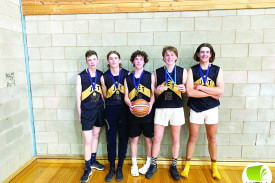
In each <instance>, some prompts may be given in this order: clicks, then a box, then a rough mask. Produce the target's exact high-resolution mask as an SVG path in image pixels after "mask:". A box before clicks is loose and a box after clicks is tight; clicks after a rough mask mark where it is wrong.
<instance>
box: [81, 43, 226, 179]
mask: <svg viewBox="0 0 275 183" xmlns="http://www.w3.org/2000/svg"><path fill="white" fill-rule="evenodd" d="M162 56H163V61H164V62H165V65H164V66H163V67H160V68H158V69H157V70H156V72H155V73H154V74H151V73H150V72H148V71H145V70H144V65H145V64H146V63H147V62H148V61H149V60H148V55H147V54H146V52H144V51H140V50H137V51H135V52H134V53H132V55H131V58H130V61H131V62H132V64H133V66H134V71H133V72H132V73H129V72H128V71H127V70H125V69H123V68H122V67H121V58H120V54H119V53H118V52H117V51H110V52H109V53H108V55H107V63H108V68H109V69H108V70H107V71H106V72H105V73H102V72H101V71H99V70H97V65H98V63H99V59H98V56H97V53H96V52H95V51H91V50H89V51H87V52H86V54H85V57H86V64H87V65H88V68H87V69H85V70H83V71H82V72H81V73H80V74H79V75H78V76H77V82H76V100H77V109H78V114H79V122H80V123H81V125H82V131H83V135H84V139H85V142H84V158H85V170H84V174H83V176H82V177H81V182H87V181H88V180H89V176H90V175H91V174H92V170H91V169H92V168H95V169H97V170H104V169H105V166H104V165H102V164H100V163H99V162H98V161H97V160H96V151H97V144H98V137H99V133H100V128H101V127H102V126H104V125H106V135H107V151H108V160H109V163H110V170H109V172H108V174H107V175H106V177H105V181H106V182H110V181H111V180H112V179H113V177H114V176H115V175H116V181H122V180H123V171H122V165H123V161H124V159H125V157H126V152H127V144H128V138H130V146H131V157H132V167H131V175H132V176H139V174H145V177H146V178H152V176H153V174H154V173H155V172H156V171H157V170H158V169H157V157H158V154H159V151H160V144H161V141H162V138H163V134H164V130H165V127H166V126H168V124H169V123H170V126H171V139H172V164H171V166H170V169H169V172H170V174H171V176H172V178H173V179H174V180H179V179H180V174H179V172H178V171H177V159H178V156H179V150H180V131H181V126H182V125H183V124H184V123H185V117H184V109H183V100H182V96H183V93H185V92H186V93H187V96H188V97H189V100H188V104H187V105H188V106H189V107H190V116H189V139H188V142H187V147H186V162H185V168H184V170H183V171H182V172H181V176H182V177H183V178H185V179H186V178H187V177H188V173H189V169H190V161H191V158H192V155H193V153H194V150H195V144H196V140H197V138H198V134H199V128H200V125H201V124H204V123H205V126H206V134H207V139H208V149H209V153H210V157H211V162H212V163H211V166H212V176H213V178H214V179H217V180H218V179H220V178H221V176H220V174H219V172H218V169H217V164H216V159H217V143H216V133H217V128H218V106H219V104H220V102H219V97H220V96H221V95H222V94H223V92H224V82H223V73H222V70H221V69H220V68H219V67H218V66H216V65H213V64H212V62H213V61H214V59H215V52H214V50H213V48H212V46H211V45H210V44H208V43H203V44H201V45H200V46H199V47H198V48H197V50H196V52H195V54H194V60H195V61H197V62H199V63H198V64H196V65H194V66H192V67H191V68H190V69H189V70H188V72H187V71H186V69H184V68H182V67H180V66H177V65H176V61H177V59H178V51H177V49H176V48H175V47H172V46H167V47H164V48H163V51H162ZM103 99H104V100H105V109H104V100H103ZM137 99H144V100H146V101H147V102H148V103H149V106H150V108H149V112H148V115H146V116H144V117H136V116H135V115H133V114H132V102H133V101H135V100H137ZM117 133H118V139H119V140H118V141H119V142H118V164H117V168H116V169H115V160H116V151H117V150H116V148H117V145H116V139H117V138H116V137H117ZM141 133H143V135H144V136H145V142H146V152H147V161H146V163H145V164H144V166H143V167H141V168H140V169H138V165H137V159H136V157H137V144H138V140H139V136H140V135H141ZM152 138H153V140H152Z"/></svg>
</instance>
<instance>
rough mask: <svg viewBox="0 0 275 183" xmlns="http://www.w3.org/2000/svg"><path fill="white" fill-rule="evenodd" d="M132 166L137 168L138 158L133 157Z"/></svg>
mask: <svg viewBox="0 0 275 183" xmlns="http://www.w3.org/2000/svg"><path fill="white" fill-rule="evenodd" d="M132 165H133V166H137V158H136V157H132Z"/></svg>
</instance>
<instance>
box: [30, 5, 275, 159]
mask: <svg viewBox="0 0 275 183" xmlns="http://www.w3.org/2000/svg"><path fill="white" fill-rule="evenodd" d="M26 22H27V26H26V29H27V42H28V51H29V52H28V54H29V59H30V71H31V84H32V96H33V101H34V119H35V130H36V141H37V150H38V154H39V155H81V154H82V153H83V136H82V133H81V127H80V124H79V123H78V121H77V110H76V103H75V79H76V75H77V73H79V72H80V71H82V70H83V69H85V68H86V65H85V58H84V54H85V52H86V50H88V49H93V50H95V51H97V52H98V55H99V58H100V64H99V69H100V70H102V71H106V69H107V67H106V55H107V53H108V52H109V51H110V50H117V51H118V52H120V54H121V56H122V64H123V67H124V68H126V69H128V70H130V71H131V70H133V67H132V64H130V63H129V58H130V55H131V53H132V52H133V51H135V50H137V49H141V50H144V51H146V52H147V53H148V55H149V57H150V61H149V63H148V64H147V65H146V66H145V68H146V69H147V70H148V71H151V72H153V71H154V70H155V69H156V68H158V67H160V66H162V65H163V61H162V56H161V50H162V47H163V46H165V45H173V46H175V47H177V48H178V50H179V59H178V61H177V64H178V65H180V66H183V67H184V68H186V69H188V68H189V67H190V66H192V65H194V64H196V62H195V61H193V59H192V56H193V53H194V51H195V49H196V48H197V46H198V45H199V44H200V43H202V42H209V43H211V44H212V45H213V46H214V49H215V51H216V57H217V59H216V61H215V64H217V65H219V66H221V67H222V69H223V70H224V80H225V83H226V88H225V94H224V95H223V97H222V98H221V106H220V114H219V115H220V116H219V120H220V123H219V129H218V135H217V139H218V157H219V158H273V159H274V158H275V92H274V91H275V84H274V81H275V9H251V10H225V11H223V10H220V11H191V12H190V11H189V12H167V13H166V12H165V13H121V14H87V15H85V14H83V15H51V16H49V15H44V16H26ZM186 101H187V97H185V99H184V102H185V103H186ZM185 109H186V110H185V112H186V119H188V108H187V107H185ZM187 138H188V124H186V125H184V127H183V128H182V134H181V154H180V156H185V148H186V143H187ZM138 149H139V152H138V156H145V155H146V151H145V146H144V140H143V138H141V141H140V143H139V148H138ZM128 154H129V153H128ZM98 155H103V156H106V155H107V152H106V138H105V130H104V129H103V130H102V133H101V136H100V144H99V147H98ZM160 156H162V157H170V156H171V138H170V128H169V127H168V128H167V129H166V131H165V135H164V138H163V142H162V146H161V152H160ZM194 156H195V157H208V156H209V155H208V150H207V140H206V135H205V127H204V126H202V127H201V131H200V136H199V139H198V142H197V146H196V151H195V155H194Z"/></svg>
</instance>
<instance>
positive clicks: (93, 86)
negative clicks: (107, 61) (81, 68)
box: [87, 69, 97, 91]
mask: <svg viewBox="0 0 275 183" xmlns="http://www.w3.org/2000/svg"><path fill="white" fill-rule="evenodd" d="M87 72H88V74H89V78H90V81H91V84H92V88H93V91H95V85H96V78H97V74H96V71H95V84H94V83H93V80H92V77H91V74H90V72H89V69H87ZM91 91H92V90H91Z"/></svg>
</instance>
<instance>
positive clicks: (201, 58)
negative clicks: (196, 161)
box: [181, 43, 224, 180]
mask: <svg viewBox="0 0 275 183" xmlns="http://www.w3.org/2000/svg"><path fill="white" fill-rule="evenodd" d="M194 60H195V61H197V62H199V64H196V65H194V66H192V67H191V68H190V69H189V70H188V79H187V84H186V86H187V95H188V96H189V100H188V106H189V107H190V121H189V139H188V143H187V147H186V162H185V167H184V170H183V171H182V172H181V175H182V176H183V178H184V179H186V178H187V177H188V173H189V168H190V161H191V158H192V155H193V153H194V151H195V145H196V141H197V138H198V135H199V129H200V125H201V124H204V123H205V127H206V134H207V140H208V150H209V153H210V157H211V162H212V176H213V178H214V179H216V180H219V179H221V175H220V174H219V172H218V168H217V164H216V160H217V142H216V133H217V129H218V106H219V105H220V102H219V97H220V96H221V95H222V94H223V92H224V82H223V72H222V70H221V69H220V67H218V66H216V65H213V64H212V63H213V62H214V60H215V52H214V49H213V47H212V46H211V45H210V44H208V43H203V44H201V45H200V46H199V47H198V48H197V50H196V53H195V54H194Z"/></svg>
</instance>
